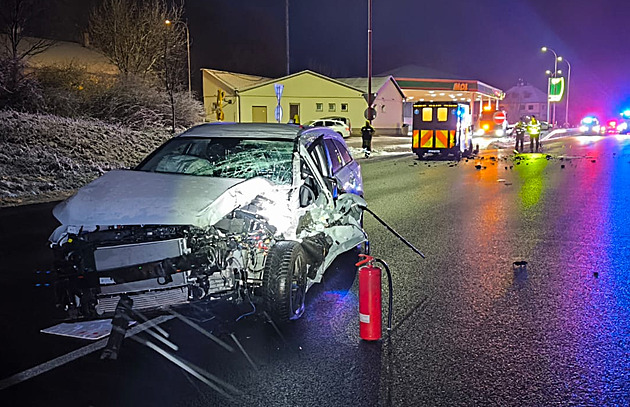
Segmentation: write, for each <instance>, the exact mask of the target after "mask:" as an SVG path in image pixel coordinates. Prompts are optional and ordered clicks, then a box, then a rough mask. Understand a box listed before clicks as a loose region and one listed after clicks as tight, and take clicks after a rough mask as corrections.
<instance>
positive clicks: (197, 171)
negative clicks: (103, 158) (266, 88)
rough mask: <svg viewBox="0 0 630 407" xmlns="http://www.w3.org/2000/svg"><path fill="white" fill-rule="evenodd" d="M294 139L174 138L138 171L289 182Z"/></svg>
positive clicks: (277, 182) (139, 167) (280, 182)
mask: <svg viewBox="0 0 630 407" xmlns="http://www.w3.org/2000/svg"><path fill="white" fill-rule="evenodd" d="M292 159H293V141H285V140H260V139H240V138H223V137H220V138H175V139H173V140H171V141H170V142H168V143H166V144H165V145H164V146H162V147H161V148H160V149H159V150H157V151H156V152H155V153H154V154H153V155H152V156H150V157H149V158H148V159H147V160H146V161H145V162H143V163H141V164H140V165H139V166H138V168H137V169H138V170H140V171H150V172H165V173H172V174H187V175H198V176H207V177H219V178H244V179H248V178H253V177H265V178H267V179H269V180H271V181H272V182H274V183H276V184H285V185H288V184H291V181H292V164H291V163H292Z"/></svg>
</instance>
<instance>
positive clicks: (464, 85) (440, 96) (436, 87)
mask: <svg viewBox="0 0 630 407" xmlns="http://www.w3.org/2000/svg"><path fill="white" fill-rule="evenodd" d="M395 79H396V82H397V83H398V86H400V88H401V89H402V91H403V93H404V94H405V96H406V98H407V101H408V102H415V101H419V102H425V101H426V102H438V101H453V102H455V101H457V102H476V101H486V100H487V101H493V100H495V101H497V102H498V101H499V100H501V99H503V97H504V96H505V94H504V92H503V91H502V90H501V89H498V88H495V87H492V86H490V85H487V84H485V83H483V82H480V81H476V80H459V79H422V78H395Z"/></svg>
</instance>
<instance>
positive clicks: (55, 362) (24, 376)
mask: <svg viewBox="0 0 630 407" xmlns="http://www.w3.org/2000/svg"><path fill="white" fill-rule="evenodd" d="M173 318H175V317H174V316H172V315H162V316H159V317H157V318H154V319H152V320H150V321H147V322H145V323H143V324H140V325H137V326H134V327H132V328H130V329H129V330H128V331H127V335H125V337H128V336H133V335H136V334H138V333H140V332H142V331H144V330H146V329H149V328H151V327H152V326H154V325H156V324H161V323H163V322H166V321H168V320H170V319H173ZM107 340H108V338H103V339H101V340H99V341H97V342H94V343H92V344H89V345H87V346H84V347H82V348H79V349H77V350H74V351H72V352H69V353H66V354H65V355H61V356H59V357H57V358H55V359H52V360H49V361H48V362H45V363H42V364H41V365H38V366H35V367H32V368H30V369H27V370H24V371H23V372H20V373H16V374H14V375H13V376H10V377H7V378H5V379H2V380H0V390H4V389H6V388H8V387H11V386H13V385H16V384H18V383H21V382H23V381H26V380H28V379H31V378H33V377H36V376H39V375H40V374H42V373H46V372H48V371H50V370H53V369H55V368H58V367H60V366H63V365H65V364H66V363H70V362H72V361H74V360H76V359H79V358H81V357H83V356H86V355H89V354H90V353H93V352H96V351H98V350H100V349H103V348H104V347H105V346H106V345H107Z"/></svg>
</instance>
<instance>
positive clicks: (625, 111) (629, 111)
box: [621, 109, 630, 117]
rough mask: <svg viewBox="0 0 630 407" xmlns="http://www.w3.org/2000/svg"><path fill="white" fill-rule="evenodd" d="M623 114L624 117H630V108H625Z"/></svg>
mask: <svg viewBox="0 0 630 407" xmlns="http://www.w3.org/2000/svg"><path fill="white" fill-rule="evenodd" d="M621 115H622V116H623V117H630V109H628V110H624V111H623V112H622V113H621Z"/></svg>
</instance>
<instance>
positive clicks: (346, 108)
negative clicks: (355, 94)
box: [341, 103, 348, 112]
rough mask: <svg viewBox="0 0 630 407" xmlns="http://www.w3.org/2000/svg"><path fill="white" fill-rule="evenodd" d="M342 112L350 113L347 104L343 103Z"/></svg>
mask: <svg viewBox="0 0 630 407" xmlns="http://www.w3.org/2000/svg"><path fill="white" fill-rule="evenodd" d="M341 111H342V112H347V111H348V104H347V103H342V104H341Z"/></svg>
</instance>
